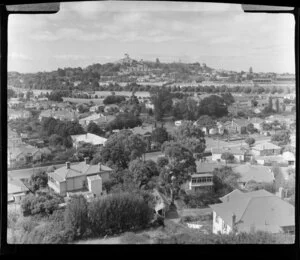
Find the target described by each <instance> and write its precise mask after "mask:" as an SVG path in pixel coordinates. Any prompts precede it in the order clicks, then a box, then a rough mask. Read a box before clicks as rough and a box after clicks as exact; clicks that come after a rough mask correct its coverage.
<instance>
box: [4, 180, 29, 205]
mask: <svg viewBox="0 0 300 260" xmlns="http://www.w3.org/2000/svg"><path fill="white" fill-rule="evenodd" d="M28 192H29V189H28V188H27V187H26V186H25V185H24V183H23V182H22V181H21V180H18V179H9V180H8V183H7V202H8V203H13V202H16V203H18V202H20V201H21V200H22V199H23V198H24V197H25V196H26V194H27V193H28Z"/></svg>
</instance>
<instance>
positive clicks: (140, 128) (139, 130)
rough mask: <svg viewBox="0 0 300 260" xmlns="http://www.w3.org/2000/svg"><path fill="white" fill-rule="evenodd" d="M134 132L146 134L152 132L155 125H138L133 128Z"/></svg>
mask: <svg viewBox="0 0 300 260" xmlns="http://www.w3.org/2000/svg"><path fill="white" fill-rule="evenodd" d="M131 131H132V133H133V134H140V135H144V134H146V133H148V132H150V133H152V131H153V127H152V126H137V127H134V128H132V129H131Z"/></svg>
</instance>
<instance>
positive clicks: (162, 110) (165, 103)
mask: <svg viewBox="0 0 300 260" xmlns="http://www.w3.org/2000/svg"><path fill="white" fill-rule="evenodd" d="M151 100H152V103H153V105H154V117H155V119H156V120H157V121H160V120H161V119H162V118H163V116H164V115H165V114H167V113H168V112H169V111H171V109H172V103H173V102H172V95H171V93H170V91H169V90H168V89H166V88H161V89H157V90H155V91H154V92H152V93H151Z"/></svg>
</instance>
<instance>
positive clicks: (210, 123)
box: [197, 115, 217, 130]
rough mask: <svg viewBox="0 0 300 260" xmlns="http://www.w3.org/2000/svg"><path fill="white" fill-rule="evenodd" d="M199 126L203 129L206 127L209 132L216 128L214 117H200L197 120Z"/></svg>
mask: <svg viewBox="0 0 300 260" xmlns="http://www.w3.org/2000/svg"><path fill="white" fill-rule="evenodd" d="M197 125H198V126H199V127H200V129H202V128H203V127H206V129H207V130H209V129H211V128H214V127H216V125H217V124H216V120H213V119H212V117H210V116H208V115H203V116H200V117H199V118H198V120H197Z"/></svg>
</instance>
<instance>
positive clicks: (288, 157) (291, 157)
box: [282, 151, 296, 166]
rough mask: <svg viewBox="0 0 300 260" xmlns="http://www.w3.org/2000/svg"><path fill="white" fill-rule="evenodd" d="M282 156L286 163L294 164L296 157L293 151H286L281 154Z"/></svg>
mask: <svg viewBox="0 0 300 260" xmlns="http://www.w3.org/2000/svg"><path fill="white" fill-rule="evenodd" d="M282 157H283V159H284V160H285V161H287V163H288V165H293V166H295V162H296V158H295V154H294V153H292V152H288V151H287V152H284V153H283V154H282Z"/></svg>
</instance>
